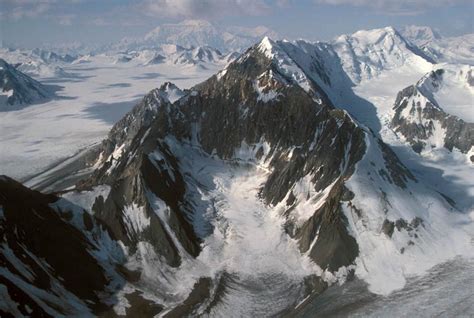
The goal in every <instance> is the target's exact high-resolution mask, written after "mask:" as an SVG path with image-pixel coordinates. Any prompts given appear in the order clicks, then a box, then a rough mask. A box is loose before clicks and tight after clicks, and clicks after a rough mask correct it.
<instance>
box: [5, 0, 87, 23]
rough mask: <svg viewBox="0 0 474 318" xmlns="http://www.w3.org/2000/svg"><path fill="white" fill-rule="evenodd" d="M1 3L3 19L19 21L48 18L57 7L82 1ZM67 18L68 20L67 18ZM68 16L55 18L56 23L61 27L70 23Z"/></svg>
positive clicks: (9, 1)
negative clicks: (39, 17) (40, 17)
mask: <svg viewBox="0 0 474 318" xmlns="http://www.w3.org/2000/svg"><path fill="white" fill-rule="evenodd" d="M0 1H1V2H2V6H1V9H2V13H1V15H2V16H3V17H8V18H11V19H13V20H20V19H24V18H33V17H38V16H49V15H50V12H51V11H52V9H54V8H55V7H57V6H64V5H68V4H76V3H80V2H82V1H84V0H0ZM68 16H69V18H68ZM70 16H72V15H69V14H62V15H59V16H56V18H57V19H58V23H60V24H63V25H69V24H67V23H68V21H69V22H71V21H72V19H71V18H70Z"/></svg>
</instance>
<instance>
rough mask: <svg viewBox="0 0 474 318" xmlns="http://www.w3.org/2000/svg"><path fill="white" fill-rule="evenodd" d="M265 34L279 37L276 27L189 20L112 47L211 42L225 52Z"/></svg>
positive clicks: (146, 46)
mask: <svg viewBox="0 0 474 318" xmlns="http://www.w3.org/2000/svg"><path fill="white" fill-rule="evenodd" d="M264 36H270V37H273V38H278V37H279V36H278V34H277V33H276V32H275V31H273V30H271V29H269V28H267V27H264V26H258V27H255V28H245V27H222V26H217V25H214V24H212V23H210V22H208V21H205V20H185V21H183V22H180V23H176V24H162V25H160V26H158V27H156V28H155V29H153V30H151V31H150V32H148V33H147V34H145V36H143V37H139V38H125V39H123V40H122V41H120V42H119V43H116V44H113V45H111V47H110V48H116V49H122V50H123V49H143V48H154V47H157V46H160V45H162V44H175V45H179V46H182V47H185V48H191V47H200V46H210V47H214V48H216V49H218V50H221V51H222V52H232V51H242V50H244V49H246V48H248V47H249V46H251V45H252V44H254V43H255V42H258V41H259V40H261V39H262V38H263V37H264Z"/></svg>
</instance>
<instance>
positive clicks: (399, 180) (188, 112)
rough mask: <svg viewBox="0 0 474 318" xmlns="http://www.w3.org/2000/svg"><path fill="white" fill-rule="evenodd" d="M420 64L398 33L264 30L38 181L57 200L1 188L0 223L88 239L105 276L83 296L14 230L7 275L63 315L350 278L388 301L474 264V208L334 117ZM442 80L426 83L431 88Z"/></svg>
mask: <svg viewBox="0 0 474 318" xmlns="http://www.w3.org/2000/svg"><path fill="white" fill-rule="evenodd" d="M387 33H388V34H387ZM336 42H337V41H336ZM357 43H359V44H358V45H359V46H360V48H356V47H355V46H356V44H357ZM341 47H343V48H347V49H349V48H353V51H354V52H353V54H350V55H347V54H345V53H341V52H346V51H345V50H342V49H341ZM369 48H370V49H369ZM362 52H366V53H371V52H375V53H373V54H370V56H369V57H370V58H366V57H365V56H364V54H363V53H362ZM201 56H203V57H206V56H207V55H206V54H204V53H203V54H201ZM421 59H423V56H421V55H419V52H417V51H416V50H415V49H412V47H411V46H410V45H409V44H407V42H406V41H403V38H401V37H400V36H399V35H397V34H396V33H393V32H391V30H386V29H384V30H376V31H373V32H365V34H356V36H351V37H349V36H347V37H345V39H344V40H343V41H342V44H341V43H340V42H337V43H336V44H334V46H333V45H331V44H329V43H308V42H304V41H298V42H294V43H292V42H287V41H273V40H271V39H269V38H264V39H263V40H262V41H261V42H259V43H258V44H256V45H254V46H252V47H251V48H249V49H248V50H247V51H245V52H244V53H243V54H242V55H241V56H240V57H238V58H237V59H236V60H235V61H234V62H232V63H230V64H229V65H228V66H227V67H226V68H225V69H223V70H222V71H220V72H219V73H217V74H216V75H214V76H212V77H210V78H209V79H208V80H206V81H204V82H202V83H200V84H198V85H196V86H194V87H192V88H191V89H188V90H181V89H179V88H177V87H176V86H175V85H173V84H171V83H165V84H164V85H163V86H162V87H160V88H157V89H154V90H152V91H151V92H149V93H148V94H147V95H146V96H145V97H144V98H143V99H142V101H140V102H139V103H138V104H137V105H136V106H135V107H134V108H133V110H132V111H131V112H129V113H128V114H127V115H126V116H125V117H123V118H122V119H121V120H120V121H119V122H117V123H116V124H115V125H114V127H113V128H112V129H111V131H110V133H109V135H108V136H107V138H106V139H105V140H104V141H103V142H102V144H101V145H99V146H98V147H96V148H93V149H91V150H90V152H89V153H88V154H87V155H86V156H85V157H83V158H81V159H80V160H79V161H78V162H72V163H70V164H69V165H67V166H65V167H63V168H62V170H64V171H65V173H67V174H75V173H78V171H77V169H80V167H82V168H85V169H84V170H81V171H80V173H78V174H77V175H78V176H82V177H81V178H80V181H79V182H77V183H75V184H71V183H69V184H68V182H67V180H58V178H44V179H42V181H41V187H43V188H47V187H48V186H49V188H52V189H53V190H55V191H61V196H62V198H61V199H60V198H58V197H55V196H51V195H43V194H39V193H37V192H32V191H31V190H28V189H26V188H22V186H21V185H18V184H17V183H15V182H13V181H12V180H10V179H6V178H2V179H1V180H0V181H1V182H0V186H1V187H3V188H2V193H6V195H3V196H1V197H0V200H2V201H0V204H1V206H2V209H1V210H0V211H1V213H0V221H1V222H2V223H1V224H2V225H3V224H6V225H8V224H16V223H21V222H17V221H16V219H15V215H17V214H18V213H15V212H16V210H17V209H18V207H19V206H20V207H22V205H19V203H18V201H20V202H22V203H21V204H23V205H28V206H27V208H24V209H23V210H22V211H24V213H25V214H26V215H28V214H33V213H36V214H35V218H34V220H35V224H38V226H41V224H42V222H44V220H45V219H46V220H52V221H54V222H52V223H53V224H54V226H55V228H54V231H58V230H57V228H59V229H64V230H62V231H63V232H66V233H69V232H71V231H78V233H76V232H75V235H74V238H75V241H74V242H70V241H64V242H63V244H64V245H65V246H72V247H74V252H75V253H78V254H79V256H80V255H81V254H83V253H84V251H92V252H89V254H88V257H85V258H84V259H81V260H78V262H79V264H83V263H84V264H85V265H84V266H86V265H87V268H88V269H90V270H87V271H84V272H82V273H81V274H82V275H83V276H82V277H81V279H84V280H89V279H92V278H93V277H95V278H97V279H96V280H95V282H96V284H95V285H93V286H91V287H90V288H88V289H85V290H81V289H79V288H78V287H77V285H76V284H75V283H76V282H77V281H76V280H74V278H73V277H72V276H71V273H70V270H69V269H68V268H67V266H66V267H64V266H62V265H61V264H60V263H58V262H55V260H56V259H55V258H54V255H53V256H52V255H50V254H47V253H43V251H42V250H37V249H35V247H36V246H35V245H34V244H32V243H31V240H28V238H30V237H31V236H28V235H23V236H18V235H17V234H15V232H14V231H9V232H8V233H9V235H10V236H11V235H16V236H13V237H14V242H13V241H12V240H9V239H8V237H7V238H5V237H2V241H1V242H2V249H1V250H0V255H1V256H2V257H3V258H5V259H6V260H7V264H14V265H7V266H6V270H5V273H6V274H5V275H2V276H1V277H3V278H2V279H4V280H6V281H7V283H8V286H13V285H15V286H19V287H18V288H19V290H20V292H21V295H23V296H22V297H23V298H22V299H23V300H22V301H23V302H24V303H26V304H28V306H29V308H34V309H35V310H37V311H38V313H43V312H46V313H48V314H51V315H59V314H68V315H80V314H81V315H84V314H85V313H86V314H87V313H89V314H91V315H100V314H104V315H105V313H115V314H117V315H133V314H135V313H137V315H140V313H141V312H143V311H145V312H146V313H147V314H146V315H148V314H150V315H155V314H157V313H162V314H167V315H169V316H199V315H208V316H226V317H227V316H275V315H283V314H287V315H291V314H292V313H293V312H292V310H293V309H295V308H301V307H304V306H306V305H307V303H308V299H311V297H317V295H319V294H320V293H323V292H324V291H325V290H326V289H327V288H328V287H329V286H331V285H332V284H334V283H336V282H339V283H343V282H344V281H345V280H346V279H348V278H351V277H353V276H354V275H355V277H357V278H359V279H362V280H364V281H365V282H366V283H367V284H368V286H369V289H370V291H371V292H374V293H377V294H387V293H389V292H392V291H394V290H396V289H399V288H401V287H403V286H404V284H405V283H406V281H407V279H408V277H410V276H411V275H416V274H420V273H423V272H424V271H426V270H427V269H429V268H430V267H431V266H433V265H435V264H437V263H439V262H442V261H444V260H447V259H450V258H452V257H454V256H456V255H469V256H473V255H472V254H473V249H472V234H473V233H474V232H472V230H473V229H472V225H473V220H472V215H471V216H470V215H468V214H466V213H461V212H460V211H459V210H458V209H457V208H456V204H455V202H453V200H451V199H450V198H449V197H448V196H447V195H445V194H444V193H442V192H440V191H437V190H435V189H433V188H432V187H431V186H430V185H429V184H428V183H427V182H426V181H425V180H424V179H423V178H421V177H418V176H417V175H415V172H414V171H411V170H410V169H409V168H407V166H406V165H405V164H404V163H403V161H402V160H400V158H399V157H398V156H397V155H396V153H395V152H394V151H393V150H392V148H391V147H390V146H389V145H388V144H386V143H385V142H384V141H383V140H382V139H381V138H380V136H378V134H377V133H375V132H374V131H372V130H371V129H369V128H367V127H366V126H364V125H362V124H360V123H359V122H358V121H357V120H356V119H355V118H354V117H353V116H351V115H350V114H349V113H348V112H347V111H345V110H342V109H339V108H338V107H339V103H340V102H341V101H342V100H345V101H346V102H347V101H349V99H348V98H349V97H350V96H351V95H350V89H351V87H352V86H353V85H354V84H356V83H358V81H363V80H364V79H367V78H370V79H372V80H375V79H376V78H377V76H379V74H382V73H383V72H384V70H386V71H390V70H391V69H392V68H395V67H396V66H397V65H399V66H400V65H402V64H403V63H414V64H413V65H415V64H418V63H419V64H422V63H426V65H430V64H431V63H430V62H428V61H426V60H424V62H423V60H421ZM345 60H346V62H347V61H350V62H351V63H350V64H346V65H344V63H343V62H344V61H345ZM377 61H378V62H377ZM364 63H365V64H364ZM355 65H359V66H360V65H366V67H365V66H364V67H362V68H360V67H359V68H357V67H354V66H355ZM411 65H412V64H408V66H411ZM368 69H370V70H368ZM346 72H347V73H346ZM439 73H440V72H438V73H434V74H432V75H429V76H428V77H427V78H426V79H425V80H424V81H422V82H420V83H419V85H418V86H417V90H419V91H423V90H424V87H425V86H426V85H428V84H429V85H430V86H429V88H430V90H429V91H432V92H435V91H436V90H435V89H434V88H435V87H439V85H438V82H439V78H438V77H439V76H440V74H439ZM463 74H464V75H463V76H464V77H463V78H467V79H468V80H467V81H466V83H469V82H470V80H469V79H470V77H469V76H471V75H465V73H463ZM469 74H470V73H469ZM457 75H459V73H457ZM341 76H344V77H343V78H341ZM436 92H437V91H436ZM352 94H354V92H352ZM424 94H428V93H426V92H425V91H424ZM353 96H355V95H353ZM402 99H403V98H402ZM355 100H356V99H355V97H354V101H355ZM78 167H79V168H78ZM68 169H70V170H68ZM38 179H41V176H39V177H38ZM50 180H53V182H52V183H51V182H50ZM48 182H49V184H45V183H48ZM15 193H16V194H15ZM19 194H23V197H34V198H35V200H24V199H23V197H21V196H20V195H19ZM19 197H20V198H19ZM25 211H26V212H25ZM46 216H47V217H46ZM15 222H16V223H15ZM100 224H102V228H103V229H104V230H101V227H100ZM6 225H5V226H6ZM22 226H23V227H22V229H23V228H24V227H25V226H26V225H22ZM71 227H73V229H71ZM66 229H67V231H66ZM24 231H25V232H30V231H32V229H30V228H25V229H24ZM469 231H471V232H469ZM20 233H23V232H20ZM105 233H107V235H105ZM43 235H45V237H44V236H43ZM47 239H48V236H47V235H46V234H45V233H42V236H40V240H41V242H42V244H45V243H47V242H49V241H48V240H47ZM56 243H57V244H60V243H59V242H56ZM22 253H23V254H25V255H28V257H27V258H25V257H22V256H21V255H22ZM31 255H32V256H31ZM75 255H76V254H73V256H74V257H76V256H75ZM79 256H77V257H79ZM30 258H32V259H33V261H30ZM45 262H46V263H47V264H48V265H49V267H46V266H41V265H43V264H45ZM81 262H83V263H81ZM37 264H40V265H37ZM44 267H46V268H44ZM56 267H58V268H56ZM18 268H19V270H18ZM32 272H33V273H36V275H40V274H41V275H43V273H45V274H44V275H45V277H46V278H47V279H44V280H42V281H38V280H34V279H32V277H31V275H28V273H32ZM51 273H59V274H58V275H60V276H61V279H53V280H52V279H51V277H50V276H52V274H51ZM104 277H105V279H104ZM48 282H50V283H49V285H51V286H54V288H50V289H47V288H45V287H44V286H48ZM45 289H46V292H41V293H40V292H38V290H41V291H44V290H45ZM50 294H52V295H50ZM92 294H93V295H95V296H91V295H92ZM16 295H18V293H13V292H11V291H10V289H8V290H7V292H6V296H5V297H4V298H5V299H9V300H10V299H13V301H14V300H15V299H18V296H16ZM58 295H59V296H58ZM62 295H67V296H68V297H65V296H63V297H61V296H62ZM57 298H61V301H57ZM50 299H53V301H51V300H50ZM48 300H49V301H48ZM9 303H12V301H9ZM21 310H23V307H22V309H21ZM25 310H26V308H25Z"/></svg>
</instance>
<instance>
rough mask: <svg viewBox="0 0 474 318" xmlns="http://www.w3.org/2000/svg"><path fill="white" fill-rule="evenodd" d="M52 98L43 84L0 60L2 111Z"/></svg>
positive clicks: (0, 103)
mask: <svg viewBox="0 0 474 318" xmlns="http://www.w3.org/2000/svg"><path fill="white" fill-rule="evenodd" d="M51 96H52V94H51V92H49V91H48V90H47V89H46V87H44V86H43V85H42V84H41V83H39V82H37V81H36V80H34V79H32V78H31V77H29V76H28V75H26V74H23V73H22V72H20V71H18V70H17V69H15V68H14V67H13V66H11V65H10V64H8V63H7V62H5V60H2V59H0V110H8V109H10V108H12V107H13V106H16V105H27V104H31V103H34V102H38V101H44V100H46V99H47V98H50V97H51Z"/></svg>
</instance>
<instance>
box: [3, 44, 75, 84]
mask: <svg viewBox="0 0 474 318" xmlns="http://www.w3.org/2000/svg"><path fill="white" fill-rule="evenodd" d="M0 58H2V59H4V60H6V61H8V62H9V63H10V64H11V65H14V66H15V67H16V68H17V69H18V70H19V71H21V72H23V73H25V74H28V75H30V76H33V77H39V78H42V77H63V76H67V75H68V74H67V72H65V71H64V69H63V67H64V66H65V65H68V64H70V63H71V62H72V61H74V60H75V59H76V58H77V57H76V56H72V55H68V54H65V55H60V54H57V53H55V52H51V51H47V50H42V49H32V50H27V49H8V48H7V49H6V48H2V49H0Z"/></svg>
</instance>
